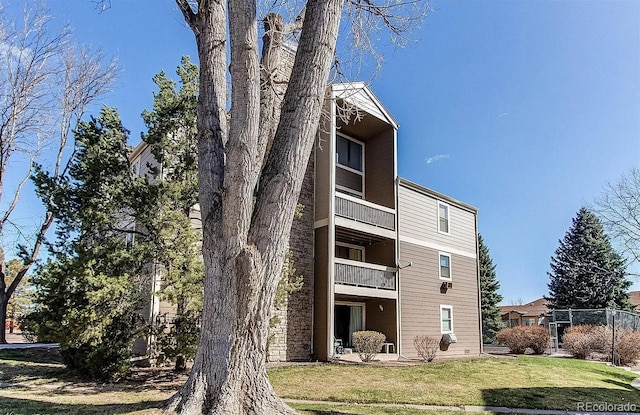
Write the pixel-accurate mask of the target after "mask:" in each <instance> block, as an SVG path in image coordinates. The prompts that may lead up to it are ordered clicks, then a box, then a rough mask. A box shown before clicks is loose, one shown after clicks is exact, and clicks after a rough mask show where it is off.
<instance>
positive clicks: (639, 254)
mask: <svg viewBox="0 0 640 415" xmlns="http://www.w3.org/2000/svg"><path fill="white" fill-rule="evenodd" d="M594 211H595V213H596V214H597V215H598V217H600V220H601V221H602V224H603V225H604V227H605V229H606V230H607V232H608V234H609V236H611V238H612V239H613V240H614V242H619V244H620V245H621V247H622V250H623V253H625V254H627V255H629V257H630V258H632V259H633V260H635V261H636V262H638V263H640V169H638V168H637V167H634V168H632V169H631V170H630V171H629V172H628V173H627V174H625V175H623V176H622V177H621V178H620V179H619V180H618V181H617V182H614V183H609V184H607V185H606V186H605V188H604V191H603V193H602V195H601V196H600V197H598V198H597V199H596V201H595V206H594Z"/></svg>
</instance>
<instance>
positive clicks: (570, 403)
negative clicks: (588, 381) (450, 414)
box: [482, 381, 640, 411]
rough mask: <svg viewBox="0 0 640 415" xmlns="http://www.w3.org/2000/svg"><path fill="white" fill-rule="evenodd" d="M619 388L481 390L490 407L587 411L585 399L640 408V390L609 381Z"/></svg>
mask: <svg viewBox="0 0 640 415" xmlns="http://www.w3.org/2000/svg"><path fill="white" fill-rule="evenodd" d="M609 383H613V384H615V385H616V386H617V388H615V389H614V388H611V389H608V388H584V387H575V388H574V387H540V388H499V389H485V390H483V391H482V396H483V399H484V403H485V405H487V406H501V407H508V408H531V409H559V410H569V411H581V410H584V408H583V407H581V406H580V405H581V404H583V403H586V402H605V403H608V404H611V405H624V404H630V405H635V407H636V408H639V409H640V391H638V390H636V389H635V388H633V387H632V386H631V385H629V384H628V383H620V382H615V381H612V382H609Z"/></svg>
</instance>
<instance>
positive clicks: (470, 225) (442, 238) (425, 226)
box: [398, 185, 476, 256]
mask: <svg viewBox="0 0 640 415" xmlns="http://www.w3.org/2000/svg"><path fill="white" fill-rule="evenodd" d="M438 201H439V199H438V198H436V197H435V196H430V195H427V194H424V193H420V192H417V191H415V190H413V189H409V188H407V187H405V186H403V185H400V186H398V228H399V233H400V239H402V238H403V237H408V238H412V239H414V240H418V241H423V242H425V243H426V244H431V246H436V245H439V246H447V247H450V249H454V250H456V251H462V252H465V253H468V254H469V255H473V256H475V255H476V237H475V234H476V231H475V214H474V213H473V212H470V211H468V210H466V209H463V208H460V207H458V206H456V205H455V204H453V203H450V202H448V201H446V200H444V203H446V204H447V205H448V206H449V234H448V235H446V234H442V233H440V232H438Z"/></svg>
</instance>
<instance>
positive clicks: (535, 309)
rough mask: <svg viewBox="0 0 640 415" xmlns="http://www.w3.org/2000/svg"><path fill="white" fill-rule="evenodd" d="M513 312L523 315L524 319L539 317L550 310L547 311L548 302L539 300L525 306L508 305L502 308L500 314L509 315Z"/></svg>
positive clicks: (542, 299)
mask: <svg viewBox="0 0 640 415" xmlns="http://www.w3.org/2000/svg"><path fill="white" fill-rule="evenodd" d="M511 311H514V312H516V313H518V314H521V315H522V316H524V317H538V316H540V314H546V313H547V312H548V311H549V310H548V309H547V300H545V299H544V298H538V299H537V300H535V301H532V302H530V303H527V304H523V305H506V306H502V307H500V314H507V313H509V312H511Z"/></svg>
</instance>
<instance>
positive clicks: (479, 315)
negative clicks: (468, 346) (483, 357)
mask: <svg viewBox="0 0 640 415" xmlns="http://www.w3.org/2000/svg"><path fill="white" fill-rule="evenodd" d="M473 216H474V219H475V220H474V222H475V228H476V229H475V231H476V235H475V236H476V238H475V239H476V277H477V284H478V285H477V287H478V326H479V327H478V328H479V333H480V340H479V341H480V354H483V353H484V342H483V341H482V287H481V285H480V249H479V247H478V211H477V210H476V212H475V214H474V215H473Z"/></svg>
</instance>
